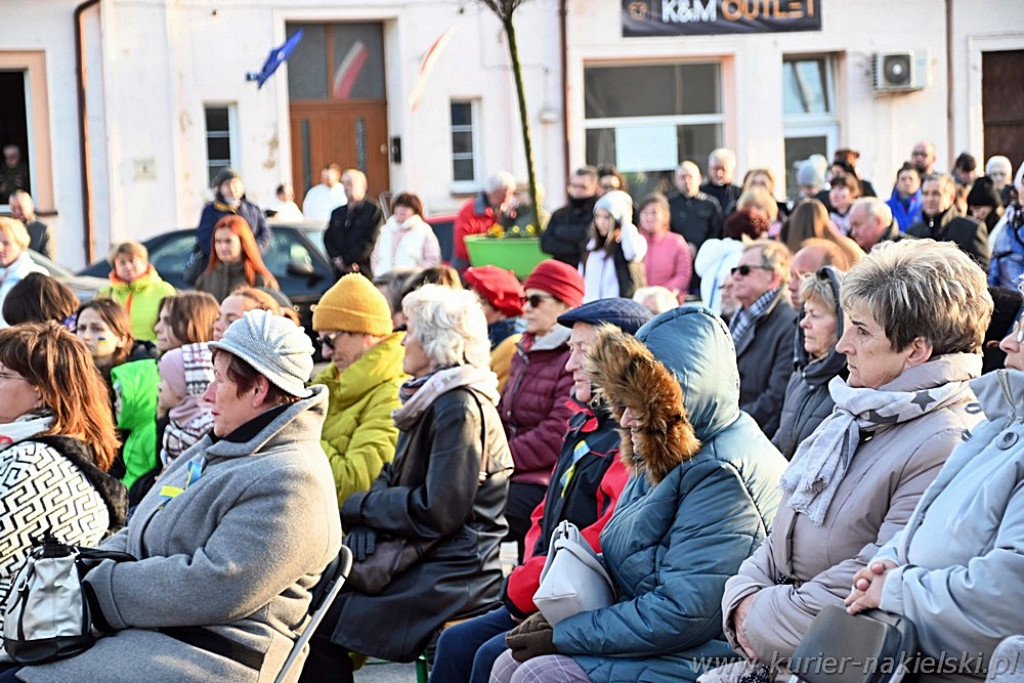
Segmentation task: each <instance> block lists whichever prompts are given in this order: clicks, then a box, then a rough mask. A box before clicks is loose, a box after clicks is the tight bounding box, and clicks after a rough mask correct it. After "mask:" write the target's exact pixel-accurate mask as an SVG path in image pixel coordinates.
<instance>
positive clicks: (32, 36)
mask: <svg viewBox="0 0 1024 683" xmlns="http://www.w3.org/2000/svg"><path fill="white" fill-rule="evenodd" d="M808 12H811V13H812V14H813V15H814V16H813V20H814V22H816V26H815V27H814V28H811V29H809V30H797V31H788V30H777V29H778V28H779V25H778V24H777V25H776V26H774V27H769V28H771V30H772V32H753V31H755V30H757V29H751V28H749V27H748V28H744V29H743V30H749V31H751V32H743V33H722V31H723V30H729V26H728V25H727V24H726V22H727V21H729V20H730V19H729V18H730V17H732V18H733V19H735V20H736V21H737V22H739V23H740V24H742V23H743V22H748V23H751V22H753V24H752V25H756V22H757V21H761V20H765V21H768V22H769V23H770V21H772V20H774V21H777V22H782V24H784V23H785V22H786V21H789V20H802V19H806V16H805V15H807V13H808ZM712 15H714V16H712ZM0 17H2V18H3V25H4V26H5V30H4V31H3V33H2V34H0V101H3V102H4V103H5V105H6V106H5V107H3V110H4V111H3V113H0V145H9V144H16V145H18V146H19V148H20V149H21V150H23V156H24V157H25V160H26V162H27V169H28V177H29V179H30V191H31V192H32V194H33V195H34V196H35V198H36V203H37V205H38V208H39V210H40V212H41V213H42V214H43V215H44V216H45V220H48V221H50V222H52V223H54V224H56V225H57V226H58V230H59V233H60V250H59V254H58V255H59V258H60V260H61V261H63V262H65V263H66V264H68V265H70V266H75V267H77V266H81V265H83V264H84V263H85V262H86V261H87V260H89V259H90V258H99V257H102V256H103V255H104V254H105V253H106V250H107V248H108V246H109V244H110V243H111V242H116V241H119V240H123V239H138V238H145V237H148V236H150V235H154V234H157V233H160V232H163V231H166V230H170V229H174V228H180V227H187V226H191V225H195V224H196V222H197V220H198V216H199V211H200V209H201V207H202V204H203V203H204V202H205V201H207V200H208V198H209V183H210V179H211V178H212V176H213V175H214V174H215V173H216V171H217V170H218V169H220V168H222V167H224V166H227V165H230V166H232V167H234V168H236V169H238V170H239V171H240V173H241V174H242V176H243V178H244V180H245V184H246V187H247V193H248V195H249V197H250V199H252V200H254V201H256V202H257V203H265V202H267V201H269V200H270V199H272V198H273V193H274V188H275V187H276V186H277V185H278V184H279V183H281V182H285V181H289V182H292V183H293V184H294V185H295V190H296V195H297V198H298V200H299V201H300V202H301V197H302V195H303V194H304V192H305V190H306V189H307V188H308V187H309V186H310V185H311V184H315V183H316V182H318V180H319V171H320V168H321V167H322V166H323V165H326V164H328V163H332V162H336V163H339V164H341V165H342V166H344V167H349V166H356V167H360V168H363V169H364V170H365V171H366V172H367V174H368V176H369V178H370V193H371V196H374V197H377V196H379V195H380V194H382V193H387V192H395V193H397V192H400V191H413V192H417V193H418V194H420V196H421V197H422V198H423V200H424V204H425V205H426V207H427V211H428V213H432V214H438V213H448V212H452V211H454V210H455V209H457V207H458V206H459V205H460V204H461V203H462V202H463V201H465V199H466V198H467V197H469V196H471V195H472V194H473V192H475V191H477V190H479V189H480V188H481V187H482V185H483V182H484V181H485V180H486V177H487V176H488V175H489V174H491V173H493V172H495V171H498V170H510V171H512V172H513V173H514V174H515V175H516V176H517V177H518V178H521V179H523V180H525V176H526V164H525V161H524V158H523V157H524V154H523V146H522V142H521V137H520V132H519V118H518V108H517V101H516V93H515V86H514V82H513V79H512V77H511V73H510V68H509V57H508V46H507V43H506V36H505V35H504V32H503V30H502V27H501V25H500V23H499V22H498V20H497V19H496V18H495V17H494V16H493V15H491V14H490V12H489V11H488V10H486V9H485V8H484V7H483V6H482V5H481V4H480V3H478V2H475V1H474V0H447V1H444V2H436V1H430V2H428V1H427V0H390V1H385V0H364V1H363V2H360V3H351V2H341V3H339V2H336V1H335V0H298V1H290V2H285V1H284V0H223V1H221V2H216V1H214V0H85V1H84V2H80V3H74V2H67V1H65V0H44V1H43V2H39V1H38V0H5V2H4V3H3V6H2V8H0ZM641 20H646V21H648V22H649V23H650V26H649V27H648V28H650V27H651V26H653V27H654V28H650V30H647V31H646V32H644V31H643V30H640V31H637V30H635V24H636V22H637V21H641ZM716 22H717V23H716ZM641 23H642V21H641ZM659 24H660V25H659ZM700 24H704V26H700ZM683 25H685V26H683ZM681 27H682V28H681ZM516 28H517V38H518V44H519V51H520V56H521V61H522V66H523V77H524V82H525V87H526V92H527V105H528V116H529V119H530V124H531V127H532V132H533V142H534V145H533V146H534V151H535V152H534V153H535V160H536V166H537V170H538V175H539V181H540V183H541V185H543V186H544V187H545V188H546V189H547V200H546V204H547V205H548V206H549V207H552V208H554V207H557V206H559V205H560V204H561V203H562V202H563V201H564V197H565V194H564V185H565V178H566V173H567V171H568V170H569V169H571V168H574V167H576V166H579V165H581V164H583V163H614V164H616V165H617V166H619V167H620V169H621V170H624V171H626V172H627V173H628V177H629V178H630V180H631V182H632V183H634V186H635V187H634V189H636V190H637V193H639V192H640V191H643V190H646V189H649V188H652V187H655V186H656V185H657V182H659V181H661V182H663V179H664V177H665V173H666V172H667V171H670V170H671V169H672V168H673V167H674V166H675V164H677V163H678V162H679V161H682V160H684V159H692V160H694V161H696V162H697V163H698V165H699V166H701V168H702V169H703V168H705V166H706V159H707V152H708V151H710V149H712V148H714V147H716V146H727V147H731V148H733V149H735V150H736V152H737V154H738V157H739V172H740V173H741V174H742V172H743V171H744V170H745V169H746V168H748V167H751V166H767V167H769V168H771V169H772V170H773V171H774V172H775V174H776V175H777V176H779V177H786V176H787V171H788V170H790V169H791V168H792V164H793V163H794V162H795V161H797V160H799V159H803V158H805V157H806V156H807V155H808V154H810V153H812V152H822V153H825V154H830V153H831V152H832V151H833V150H835V149H836V148H840V147H852V148H855V149H858V150H859V151H860V152H861V160H860V165H859V167H860V170H861V172H862V175H864V176H865V177H867V178H869V179H871V180H872V181H873V182H874V183H875V186H876V187H877V188H879V191H880V192H881V191H883V190H885V189H886V188H888V187H890V185H891V182H892V177H893V175H894V173H895V170H896V168H898V166H899V165H900V163H901V162H902V161H903V160H905V159H906V158H907V157H908V156H909V152H910V149H911V147H912V146H913V144H914V143H915V142H917V141H918V140H922V139H927V140H931V141H933V142H934V143H935V145H936V147H937V149H938V159H939V166H940V167H942V168H947V167H948V166H949V165H950V164H951V162H952V159H953V158H954V157H955V156H956V155H957V154H958V153H959V152H961V151H965V150H966V151H970V152H972V153H973V154H974V155H975V156H976V157H978V159H979V162H980V163H983V160H984V158H985V157H987V156H989V155H991V154H995V153H1005V154H1008V155H1009V156H1011V159H1012V160H1013V161H1014V163H1015V164H1016V163H1019V162H1020V161H1022V160H1024V101H1022V99H1021V96H1020V90H1021V89H1020V87H1019V83H1020V80H1019V75H1018V76H1017V81H1016V86H1015V87H1007V80H1008V79H1009V80H1010V81H1011V85H1012V78H1013V75H1014V74H1020V73H1022V71H1020V70H1016V69H1018V68H1019V69H1022V70H1024V3H1020V2H1019V1H1018V0H946V1H945V2H942V1H940V0H903V1H902V2H898V3H895V2H891V1H889V0H858V1H850V2H848V1H846V0H842V1H840V0H633V1H630V0H528V1H527V2H525V3H524V4H523V5H522V6H521V7H520V9H519V10H518V12H517V14H516ZM762 28H763V27H762ZM783 28H785V27H784V26H783ZM300 30H301V31H302V32H303V37H302V39H301V41H300V43H299V46H298V48H297V49H296V51H295V52H294V53H293V54H292V55H291V57H290V59H289V61H288V62H287V64H285V65H284V66H282V67H281V68H280V69H279V70H278V71H277V73H275V74H274V75H273V76H271V77H270V78H269V79H268V80H267V81H266V83H265V84H264V85H263V87H262V88H257V85H256V83H255V82H252V81H247V80H246V74H247V73H249V72H255V71H259V69H260V66H261V65H262V64H263V62H264V60H265V59H266V57H267V54H268V52H269V50H270V49H271V48H272V47H274V46H278V45H281V44H283V43H284V42H285V41H286V40H287V39H288V38H290V37H292V36H294V35H295V34H296V33H297V32H298V31H300ZM708 30H714V31H718V32H719V33H718V34H717V35H706V34H700V33H701V32H702V31H704V32H706V31H708ZM686 31H690V32H691V34H688V35H683V34H682V33H683V32H686ZM694 32H695V33H696V34H692V33H694ZM432 48H433V56H432V58H431V59H427V57H428V54H430V53H431V50H432ZM879 55H882V56H884V55H893V57H892V58H893V59H896V60H897V61H898V60H907V61H902V62H899V64H907V65H911V63H912V66H908V68H912V69H913V74H912V77H913V79H916V80H914V81H913V82H912V83H909V84H908V83H902V82H900V74H896V78H895V83H890V85H893V84H894V85H896V86H898V88H905V87H906V86H908V85H909V86H910V87H909V89H886V87H885V83H882V87H881V88H880V87H879V85H878V81H877V77H876V74H875V70H876V63H877V62H878V59H879ZM425 62H427V63H431V62H432V70H431V69H428V71H429V75H428V76H427V77H425V78H424V77H423V75H422V69H423V67H424V63H425ZM898 70H899V68H897V71H898ZM417 89H419V90H420V91H421V95H420V97H419V99H418V103H416V105H415V106H414V105H413V103H411V102H410V95H411V94H412V93H413V92H414V91H415V90H417ZM1015 93H1016V94H1015ZM790 175H791V174H790ZM779 194H780V195H781V194H782V191H781V190H780V191H779Z"/></svg>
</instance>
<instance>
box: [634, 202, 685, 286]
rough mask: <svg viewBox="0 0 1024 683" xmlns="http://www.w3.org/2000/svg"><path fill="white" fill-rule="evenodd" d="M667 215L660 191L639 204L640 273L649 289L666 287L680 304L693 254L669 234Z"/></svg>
mask: <svg viewBox="0 0 1024 683" xmlns="http://www.w3.org/2000/svg"><path fill="white" fill-rule="evenodd" d="M670 215H671V213H670V212H669V207H668V200H667V199H666V198H665V195H663V194H661V193H660V192H655V193H653V194H649V195H647V196H646V197H644V199H643V201H642V202H640V234H642V235H643V236H644V239H645V240H647V256H645V257H644V272H645V274H646V276H647V284H648V285H649V286H659V285H660V286H662V287H666V288H667V289H668V290H669V291H671V292H672V293H673V294H675V295H676V297H677V298H678V299H679V302H680V303H682V301H683V300H684V299H685V298H686V293H687V291H688V290H689V288H690V278H691V277H692V276H693V255H692V254H691V253H690V247H689V245H687V244H686V239H685V238H684V237H683V236H682V235H680V234H677V233H674V232H671V231H669V216H670Z"/></svg>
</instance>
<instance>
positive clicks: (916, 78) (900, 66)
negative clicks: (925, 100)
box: [874, 50, 931, 92]
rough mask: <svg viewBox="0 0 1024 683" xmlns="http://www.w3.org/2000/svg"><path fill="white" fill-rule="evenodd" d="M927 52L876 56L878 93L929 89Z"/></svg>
mask: <svg viewBox="0 0 1024 683" xmlns="http://www.w3.org/2000/svg"><path fill="white" fill-rule="evenodd" d="M928 62H929V59H928V51H927V50H906V51H903V52H879V53H878V54H876V55H875V65H874V87H875V90H876V91H877V92H909V91H912V90H921V89H923V88H926V87H928V85H929V83H930V80H931V79H930V78H929V76H930V70H929V68H928V67H929V64H928Z"/></svg>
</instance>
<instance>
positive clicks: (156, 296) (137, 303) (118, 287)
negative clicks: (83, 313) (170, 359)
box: [96, 265, 175, 341]
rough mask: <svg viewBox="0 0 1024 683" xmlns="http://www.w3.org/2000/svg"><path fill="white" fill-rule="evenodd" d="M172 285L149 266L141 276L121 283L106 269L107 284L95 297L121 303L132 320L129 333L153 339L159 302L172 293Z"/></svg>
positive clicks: (139, 337) (138, 337)
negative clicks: (107, 298)
mask: <svg viewBox="0 0 1024 683" xmlns="http://www.w3.org/2000/svg"><path fill="white" fill-rule="evenodd" d="M174 292H175V289H174V287H173V286H172V285H171V284H170V283H168V282H164V281H163V279H162V278H161V277H160V274H159V273H157V272H156V268H154V267H153V266H152V265H150V266H149V270H148V271H146V274H145V275H142V276H141V277H138V278H136V279H135V280H132V281H131V282H125V281H124V280H122V279H120V278H119V277H117V275H115V274H114V271H110V284H109V285H107V286H106V287H104V288H103V289H101V290H100V291H99V292H97V294H96V295H97V296H99V297H109V298H111V299H113V300H114V301H116V302H117V303H119V304H121V305H122V306H124V308H125V310H126V311H128V316H129V317H130V318H131V320H132V336H133V337H135V338H136V339H145V340H147V341H156V333H155V332H154V331H153V326H154V325H156V318H157V312H158V310H159V308H160V301H161V300H162V299H163V298H164V297H165V296H170V295H172V294H174Z"/></svg>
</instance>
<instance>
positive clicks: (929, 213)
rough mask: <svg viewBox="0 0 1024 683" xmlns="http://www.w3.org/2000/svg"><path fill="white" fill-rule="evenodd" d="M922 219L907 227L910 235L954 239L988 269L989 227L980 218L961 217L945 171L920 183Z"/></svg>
mask: <svg viewBox="0 0 1024 683" xmlns="http://www.w3.org/2000/svg"><path fill="white" fill-rule="evenodd" d="M921 195H922V202H923V208H922V210H921V220H920V221H919V222H917V223H915V224H914V225H911V226H910V227H909V228H907V234H908V235H910V236H911V237H930V238H932V239H933V240H938V241H939V242H953V243H955V244H956V245H957V246H958V247H960V249H961V250H962V251H964V252H967V254H969V255H970V256H971V257H972V258H973V259H974V260H975V261H977V262H978V264H979V265H980V266H981V267H982V268H983V269H985V270H986V271H988V263H989V248H988V228H986V227H985V224H984V223H982V222H981V221H978V220H975V219H973V218H967V217H966V216H961V215H960V213H959V212H958V211H957V209H956V206H955V205H954V201H953V200H954V199H955V198H956V183H955V182H954V181H953V176H951V175H949V174H948V173H943V174H938V173H933V174H931V175H927V176H925V178H924V182H923V183H922V184H921Z"/></svg>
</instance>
